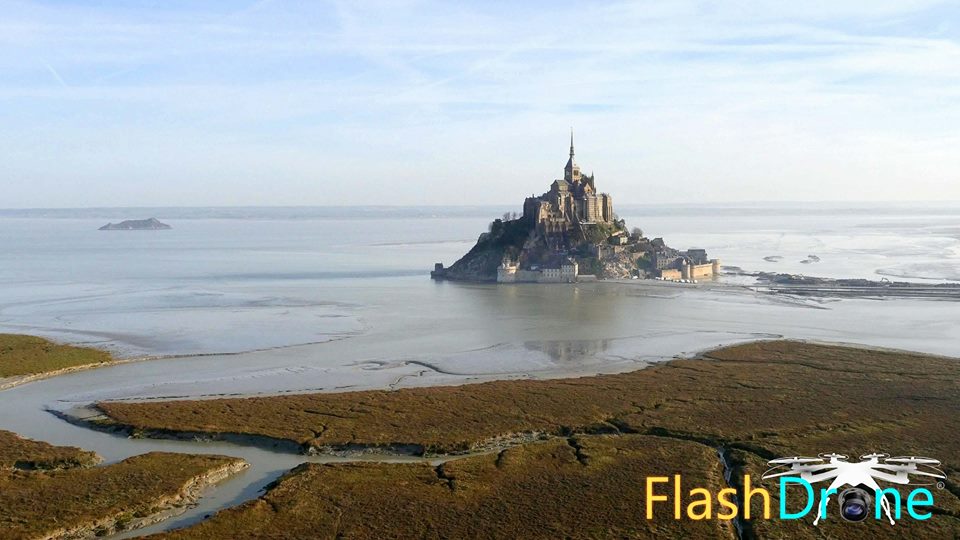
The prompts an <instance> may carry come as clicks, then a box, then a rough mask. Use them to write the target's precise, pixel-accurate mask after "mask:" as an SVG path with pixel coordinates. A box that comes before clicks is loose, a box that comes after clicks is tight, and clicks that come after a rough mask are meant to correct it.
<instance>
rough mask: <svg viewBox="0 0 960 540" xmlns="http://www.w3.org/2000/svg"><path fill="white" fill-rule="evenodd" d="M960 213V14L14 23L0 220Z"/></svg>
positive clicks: (124, 11) (382, 15)
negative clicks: (427, 211)
mask: <svg viewBox="0 0 960 540" xmlns="http://www.w3.org/2000/svg"><path fill="white" fill-rule="evenodd" d="M571 127H572V128H573V129H574V130H575V134H576V150H577V162H578V163H579V165H580V166H581V167H582V169H583V170H584V171H585V172H591V171H593V172H594V173H595V174H596V179H597V180H596V182H597V186H598V188H599V189H600V190H601V191H606V192H609V193H611V194H612V195H613V197H614V201H615V203H629V204H650V203H722V202H736V201H944V200H960V3H958V2H956V1H955V0H949V1H935V0H915V1H910V0H904V1H891V0H847V1H842V0H805V1H803V2H787V1H767V2H764V1H761V0H758V1H747V0H717V1H706V0H649V1H639V2H620V1H616V2H600V1H597V2H568V1H564V0H552V1H549V2H538V1H525V2H507V1H500V0H492V1H489V0H488V1H482V2H472V1H471V2H466V1H464V2H452V1H443V2H440V1H437V2H433V1H406V0H391V1H385V2H366V1H362V0H349V1H344V2H339V1H334V2H325V1H302V2H293V1H285V0H259V1H249V0H248V1H243V2H219V1H205V2H195V1H181V0H158V1H147V0H129V1H122V2H121V1H107V0H100V1H96V0H90V1H86V2H79V1H66V0H56V1H53V0H51V1H17V0H0V208H38V207H39V208H55V207H88V206H214V205H216V206H221V205H222V206H233V205H267V206H272V205H380V204H388V205H389V204H397V205H421V204H458V205H475V204H504V203H510V204H513V203H516V204H517V205H518V207H519V205H520V204H521V203H522V200H523V197H525V196H528V195H530V194H533V193H537V194H539V193H542V192H543V191H546V189H547V188H548V185H549V183H550V182H551V181H552V180H553V179H554V178H557V177H560V176H562V169H563V166H564V164H565V163H566V160H567V153H568V146H569V131H570V128H571Z"/></svg>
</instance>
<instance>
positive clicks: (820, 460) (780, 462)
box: [763, 454, 946, 525]
mask: <svg viewBox="0 0 960 540" xmlns="http://www.w3.org/2000/svg"><path fill="white" fill-rule="evenodd" d="M769 464H770V465H772V466H773V467H772V468H771V469H770V470H768V471H767V472H765V473H763V479H764V480H767V479H770V478H778V477H782V476H793V477H797V478H800V479H801V480H805V481H807V482H808V483H810V484H811V485H812V484H817V483H819V482H824V481H827V480H833V482H832V483H831V484H830V486H829V487H828V488H827V489H826V490H824V491H821V495H820V504H818V505H817V518H816V519H815V520H814V521H813V524H814V525H817V524H819V523H820V519H821V518H824V517H826V516H824V513H825V512H826V507H827V503H829V501H830V493H831V491H833V492H837V491H839V490H840V488H842V487H844V486H850V487H849V488H847V489H845V490H843V491H842V492H840V493H839V497H838V501H837V502H838V503H839V505H840V515H841V516H842V517H843V519H845V520H847V521H863V520H865V519H866V518H867V516H868V515H869V513H870V508H871V503H872V501H873V494H872V493H871V492H870V491H868V489H869V490H872V491H873V493H877V492H879V491H880V486H879V485H878V484H877V480H880V481H883V482H889V483H891V484H900V485H904V486H906V485H913V486H928V485H933V484H934V483H936V479H943V478H946V475H945V474H944V473H943V471H941V470H940V469H938V468H937V467H938V466H939V465H940V462H939V461H938V460H936V459H931V458H925V457H917V456H903V457H890V455H889V454H866V455H863V456H860V461H859V462H855V463H851V462H848V461H847V456H844V455H842V454H820V456H819V457H815V458H811V457H801V456H797V457H788V458H780V459H774V460H771V461H770V462H769ZM911 476H923V477H926V478H929V479H932V480H931V481H930V482H928V483H918V482H914V481H911V480H912V479H911ZM824 497H826V501H824ZM880 506H881V508H883V511H884V512H885V513H886V515H887V519H889V520H890V524H891V525H893V524H894V523H895V521H894V520H893V516H892V515H891V514H890V502H889V501H888V500H887V496H886V494H883V496H882V497H881V499H880Z"/></svg>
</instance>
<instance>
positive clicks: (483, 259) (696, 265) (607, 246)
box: [431, 132, 720, 283]
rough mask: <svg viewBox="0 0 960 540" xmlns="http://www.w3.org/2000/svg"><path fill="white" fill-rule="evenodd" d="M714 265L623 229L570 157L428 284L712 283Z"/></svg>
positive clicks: (703, 255)
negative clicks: (519, 210) (542, 187)
mask: <svg viewBox="0 0 960 540" xmlns="http://www.w3.org/2000/svg"><path fill="white" fill-rule="evenodd" d="M719 272H720V261H719V260H717V259H710V258H708V257H707V252H706V251H705V250H703V249H689V250H686V251H680V250H677V249H673V248H671V247H669V246H667V245H666V243H665V242H664V241H663V238H654V239H652V240H651V239H649V238H647V237H646V236H644V234H643V231H641V230H640V229H638V228H633V229H632V230H628V229H627V225H626V223H625V222H624V220H622V219H620V218H619V217H618V216H617V215H616V214H615V213H614V211H613V198H612V197H611V196H610V195H609V194H607V193H600V192H598V191H597V185H596V180H595V178H594V175H593V173H591V174H590V175H589V176H588V175H586V174H583V173H582V172H581V170H580V166H579V165H577V163H576V161H575V160H574V150H573V132H571V133H570V158H569V159H568V160H567V164H566V166H565V167H564V169H563V178H558V179H556V180H554V181H553V183H552V184H550V190H549V191H547V192H546V193H544V194H543V195H540V196H539V197H538V196H536V195H532V196H530V197H527V199H526V200H525V201H524V202H523V214H522V215H520V216H518V215H516V213H508V214H505V215H504V216H503V218H502V219H496V220H494V221H493V222H492V223H491V224H490V230H489V231H487V232H485V233H483V234H481V235H480V238H479V239H478V240H477V243H476V245H475V246H473V249H471V250H470V251H469V252H467V254H466V255H464V256H463V257H462V258H461V259H460V260H458V261H457V262H455V263H454V264H453V266H450V267H448V268H447V267H444V265H443V263H437V264H436V265H435V266H434V270H433V272H432V273H431V276H432V277H433V278H434V279H451V280H460V281H487V282H491V281H495V282H498V283H516V282H537V283H550V282H553V283H558V282H559V283H573V282H577V281H587V280H594V279H604V278H606V279H611V278H612V279H629V278H660V279H668V280H690V281H693V280H697V279H702V278H713V277H715V276H716V275H718V274H719Z"/></svg>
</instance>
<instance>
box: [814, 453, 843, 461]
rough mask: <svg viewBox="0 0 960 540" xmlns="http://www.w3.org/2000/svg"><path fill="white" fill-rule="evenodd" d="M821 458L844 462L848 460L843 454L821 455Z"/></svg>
mask: <svg viewBox="0 0 960 540" xmlns="http://www.w3.org/2000/svg"><path fill="white" fill-rule="evenodd" d="M819 456H820V457H821V458H823V459H835V460H837V461H844V460H846V459H847V456H845V455H843V454H833V453H830V454H819Z"/></svg>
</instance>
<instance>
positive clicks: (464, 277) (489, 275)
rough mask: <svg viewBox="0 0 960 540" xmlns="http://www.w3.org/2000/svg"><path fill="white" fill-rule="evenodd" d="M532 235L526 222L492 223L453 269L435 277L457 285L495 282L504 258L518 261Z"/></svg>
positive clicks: (531, 226)
mask: <svg viewBox="0 0 960 540" xmlns="http://www.w3.org/2000/svg"><path fill="white" fill-rule="evenodd" d="M532 232H533V224H532V223H530V222H529V221H527V220H523V219H514V220H510V221H503V220H500V219H498V220H496V221H494V222H493V223H491V224H490V231H489V232H485V233H483V234H481V235H480V238H478V239H477V243H476V245H474V246H473V248H472V249H471V250H470V251H468V252H467V254H466V255H464V256H463V257H461V258H460V260H458V261H457V262H455V263H454V264H453V266H451V267H449V268H445V269H444V270H443V272H442V273H441V274H440V275H438V276H435V277H442V278H444V279H453V280H458V281H496V280H497V267H498V266H500V263H501V262H502V261H503V259H504V258H505V257H509V258H514V259H516V258H518V257H520V254H521V252H522V250H523V248H524V244H525V243H526V242H527V240H528V238H529V237H530V236H531V233H532Z"/></svg>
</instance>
